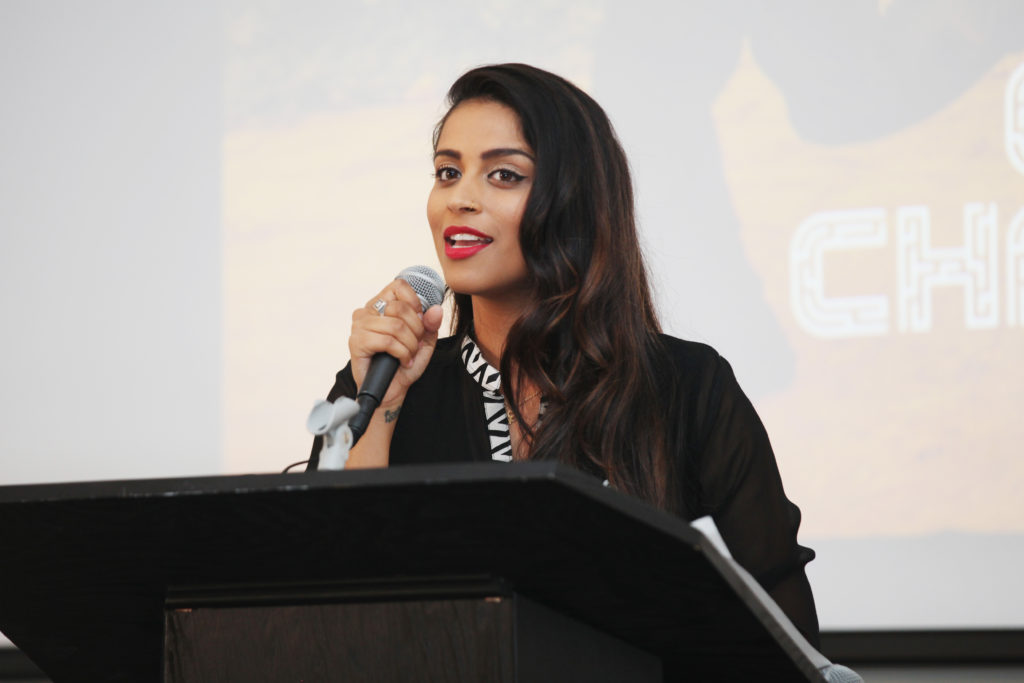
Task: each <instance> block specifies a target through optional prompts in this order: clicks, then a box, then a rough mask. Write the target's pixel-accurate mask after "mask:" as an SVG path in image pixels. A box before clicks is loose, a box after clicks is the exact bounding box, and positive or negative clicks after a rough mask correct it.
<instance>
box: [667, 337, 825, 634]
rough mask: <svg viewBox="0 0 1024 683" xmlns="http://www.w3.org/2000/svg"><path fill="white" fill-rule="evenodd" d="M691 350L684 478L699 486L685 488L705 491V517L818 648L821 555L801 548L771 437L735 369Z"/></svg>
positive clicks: (707, 352)
mask: <svg viewBox="0 0 1024 683" xmlns="http://www.w3.org/2000/svg"><path fill="white" fill-rule="evenodd" d="M688 346H689V347H690V348H689V352H688V354H687V355H689V356H690V359H689V360H688V362H686V363H685V367H684V368H683V370H684V372H685V373H686V378H685V380H684V385H685V386H684V387H683V389H684V390H685V391H686V392H687V393H688V394H689V396H687V397H686V398H685V399H684V406H688V408H684V410H685V413H686V414H685V416H684V419H685V420H686V423H687V425H688V431H689V433H688V434H687V435H686V437H685V441H686V442H687V444H688V448H687V449H686V450H687V451H688V457H689V458H692V461H691V462H689V463H687V464H686V465H687V466H684V471H686V472H688V473H690V475H691V476H696V478H697V479H698V481H697V482H684V488H685V489H686V490H693V489H694V488H696V489H697V490H698V491H699V497H700V501H699V510H700V511H701V512H702V513H703V514H710V515H711V516H712V517H713V518H714V520H715V523H716V524H717V526H718V528H719V531H721V534H722V538H723V539H724V540H725V542H726V545H728V547H729V550H730V552H731V553H732V555H733V557H734V558H735V559H736V561H737V562H739V563H740V565H742V566H743V567H744V568H745V569H747V571H749V572H750V573H751V574H752V575H753V576H754V578H756V579H757V581H758V583H760V584H761V585H762V586H763V587H764V589H765V590H766V591H768V593H769V594H770V595H771V596H772V598H774V599H775V601H776V602H777V603H778V604H779V606H780V607H781V608H782V610H783V611H784V612H785V613H786V614H787V615H788V616H789V618H790V619H791V620H792V621H793V623H794V624H795V625H796V626H797V628H799V629H800V631H801V632H803V634H804V635H805V636H806V637H807V639H808V641H810V642H811V644H813V645H814V646H815V647H817V646H818V617H817V613H816V611H815V608H814V597H813V596H812V594H811V587H810V584H809V583H808V581H807V575H806V574H805V572H804V566H805V565H806V564H807V563H808V562H810V561H811V560H812V559H814V551H812V550H810V549H809V548H805V547H803V546H800V545H799V544H798V543H797V529H798V528H799V526H800V509H799V508H798V507H797V506H796V505H794V504H793V503H791V502H790V501H789V499H788V498H786V494H785V491H784V490H783V487H782V479H781V477H780V476H779V469H778V465H777V464H776V461H775V454H774V453H773V451H772V447H771V443H770V442H769V440H768V434H767V432H766V431H765V428H764V426H763V425H762V423H761V420H760V418H759V417H758V415H757V413H756V412H755V410H754V407H753V405H752V404H751V403H750V401H749V399H748V398H747V397H746V395H745V394H744V393H743V391H742V390H741V389H740V386H739V384H738V383H737V381H736V377H735V376H734V374H733V371H732V368H731V367H730V366H729V363H728V362H726V360H725V359H724V358H722V357H721V356H719V355H718V353H717V352H715V351H714V350H713V349H711V348H710V347H707V346H703V345H699V344H688ZM695 484H696V486H694V485H695ZM691 509H692V507H691Z"/></svg>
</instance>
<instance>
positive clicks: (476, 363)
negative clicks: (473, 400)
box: [462, 335, 512, 462]
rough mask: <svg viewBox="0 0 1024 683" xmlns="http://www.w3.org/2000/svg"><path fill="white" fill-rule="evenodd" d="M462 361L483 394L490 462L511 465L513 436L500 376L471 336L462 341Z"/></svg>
mask: <svg viewBox="0 0 1024 683" xmlns="http://www.w3.org/2000/svg"><path fill="white" fill-rule="evenodd" d="M462 362H463V363H464V364H465V365H466V372H468V373H469V376H470V377H472V378H473V380H474V381H476V383H477V384H479V385H480V389H481V391H482V392H483V396H484V418H485V419H486V420H487V436H488V438H489V439H490V445H491V460H498V461H500V462H512V435H511V433H510V432H509V428H508V411H507V410H506V409H505V399H504V397H503V396H502V395H501V373H499V372H498V371H497V370H496V369H495V368H494V367H493V366H492V365H491V364H490V363H488V362H487V361H486V360H484V355H483V354H482V353H480V347H478V346H477V345H476V342H474V341H473V340H472V339H471V338H470V337H469V336H468V335H467V336H466V337H465V338H463V340H462Z"/></svg>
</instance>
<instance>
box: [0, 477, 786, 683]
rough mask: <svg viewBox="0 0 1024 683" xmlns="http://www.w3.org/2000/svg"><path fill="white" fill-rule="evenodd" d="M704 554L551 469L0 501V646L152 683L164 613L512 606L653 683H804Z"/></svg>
mask: <svg viewBox="0 0 1024 683" xmlns="http://www.w3.org/2000/svg"><path fill="white" fill-rule="evenodd" d="M710 545H711V544H710V543H709V542H708V541H707V540H706V539H705V538H704V537H703V536H702V535H701V534H700V533H698V532H697V531H695V530H694V529H692V528H691V527H690V526H689V525H688V524H687V523H686V521H685V520H682V519H680V518H677V517H675V516H673V515H670V514H667V513H664V512H662V511H659V510H656V509H654V508H652V507H650V506H648V505H646V504H644V503H642V502H640V501H637V500H635V499H632V498H630V497H628V496H625V495H623V494H621V493H619V492H617V491H614V490H611V489H609V488H607V487H604V486H602V485H601V482H599V481H598V480H596V479H594V478H593V477H590V476H587V475H584V474H582V473H579V472H577V471H575V470H572V469H570V468H567V467H565V466H562V465H558V464H556V463H541V462H530V463H516V464H503V463H494V464H491V463H480V464H460V465H437V466H429V467H426V466H408V467H394V468H390V469H381V470H353V471H346V472H311V473H301V474H287V475H282V474H271V475H244V476H222V477H198V478H177V479H154V480H134V481H100V482H83V483H67V484H34V485H18V486H7V487H0V548H2V549H3V555H4V560H3V561H2V562H0V630H2V631H3V632H4V633H5V634H6V635H7V636H8V637H9V638H10V639H11V640H12V641H13V642H14V643H15V644H16V645H18V646H19V647H20V648H21V649H22V650H23V651H25V653H26V654H28V655H29V657H31V658H32V659H33V660H35V661H36V663H37V664H38V665H39V666H40V667H41V668H42V669H44V671H47V673H48V674H49V675H50V676H51V677H53V678H54V680H55V681H57V683H60V682H61V681H76V680H81V681H120V680H125V681H128V680H130V681H154V683H155V682H156V681H159V680H160V672H161V657H162V654H161V653H162V646H163V611H164V609H165V608H166V605H167V604H168V601H169V600H170V601H171V602H172V603H174V604H179V605H189V604H195V605H201V604H234V605H245V604H267V603H268V602H274V601H278V602H295V601H298V602H302V601H305V602H310V601H323V600H328V601H362V600H373V599H377V600H379V599H416V598H417V597H419V598H423V597H429V596H430V595H438V594H444V595H446V596H447V597H459V596H460V595H465V596H466V597H480V595H475V596H474V595H472V593H473V591H474V590H476V591H478V592H479V591H480V590H483V591H495V590H497V591H504V590H507V591H515V592H519V593H522V594H524V595H526V596H528V597H530V598H532V599H534V600H537V601H539V602H541V603H544V604H546V605H548V606H549V607H551V608H553V609H556V610H559V611H562V612H564V613H566V614H568V615H570V616H572V617H574V618H577V619H579V620H581V621H584V622H586V623H589V624H591V625H593V626H596V627H597V628H599V629H601V630H603V631H605V632H608V633H610V634H612V635H615V636H617V637H619V638H622V639H623V640H625V641H627V642H630V643H632V644H634V645H637V646H639V647H641V648H643V649H646V650H648V651H651V652H654V653H656V654H659V655H661V656H662V657H663V659H664V661H665V664H666V666H665V670H666V680H673V679H675V678H677V677H678V675H681V673H680V672H683V671H687V672H690V673H691V674H692V673H693V672H695V671H698V672H706V673H707V674H709V675H707V676H705V677H704V678H703V680H717V679H719V678H721V677H722V675H723V674H724V673H726V672H729V675H728V676H726V677H725V678H726V679H728V678H730V677H731V678H732V679H733V680H735V679H737V678H739V677H741V676H742V675H759V676H761V677H762V678H763V675H764V674H765V672H781V674H782V675H781V676H780V678H781V679H786V676H787V675H788V679H789V680H800V679H801V678H803V679H805V680H806V663H803V664H799V663H797V662H794V661H793V656H792V654H791V653H790V654H787V652H786V651H785V650H784V649H783V647H782V646H780V644H779V643H778V642H777V639H776V638H775V637H773V636H772V635H771V633H770V632H769V630H768V629H769V628H770V626H769V625H768V621H767V619H766V616H765V615H764V613H763V612H764V610H763V609H762V608H760V607H759V603H758V601H757V600H756V598H754V596H752V595H751V594H750V592H749V591H748V590H747V589H746V588H745V587H743V586H742V584H741V583H740V582H738V581H736V580H734V577H733V576H731V575H730V569H729V567H728V565H727V563H726V562H725V561H724V560H723V558H722V557H721V555H719V554H718V552H717V551H716V550H714V548H712V547H710ZM474 587H475V588H474ZM481 587H482V588H481ZM218 601H220V602H218ZM740 654H742V656H738V655H740ZM115 662H116V665H115V664H113V663H115ZM801 672H804V673H801ZM712 673H713V674H714V675H710V674H712Z"/></svg>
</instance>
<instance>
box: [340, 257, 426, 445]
mask: <svg viewBox="0 0 1024 683" xmlns="http://www.w3.org/2000/svg"><path fill="white" fill-rule="evenodd" d="M395 279H396V280H405V281H406V282H407V283H409V286H411V287H412V289H413V291H414V292H416V295H417V296H418V297H419V299H420V305H421V306H422V307H423V310H424V311H426V310H427V309H428V308H430V307H431V306H435V305H438V304H440V303H441V301H442V299H443V298H444V280H442V279H441V276H440V275H438V274H437V271H435V270H434V269H433V268H428V267H427V266H410V267H409V268H406V269H405V270H403V271H402V272H401V273H399V274H398V277H396V278H395ZM397 371H398V359H397V358H395V357H393V356H390V355H388V354H386V353H378V354H375V355H374V356H373V358H372V359H371V360H370V368H369V369H368V370H367V371H366V377H364V378H363V384H362V386H361V387H359V394H358V395H357V396H356V403H358V404H359V412H358V413H356V415H355V417H353V418H352V419H351V420H350V421H349V423H348V426H349V428H350V429H351V430H352V444H353V445H355V443H356V442H357V441H359V437H361V436H362V435H363V432H365V431H366V427H367V426H368V425H369V424H370V418H372V417H373V412H374V411H375V410H377V406H379V405H380V402H381V401H382V400H383V399H384V394H386V393H387V390H388V387H389V386H391V380H393V379H394V378H395V373H396V372H397Z"/></svg>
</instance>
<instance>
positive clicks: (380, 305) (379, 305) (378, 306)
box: [373, 299, 388, 315]
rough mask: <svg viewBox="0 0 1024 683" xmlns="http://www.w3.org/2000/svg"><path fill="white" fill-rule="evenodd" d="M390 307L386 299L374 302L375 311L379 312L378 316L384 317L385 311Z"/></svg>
mask: <svg viewBox="0 0 1024 683" xmlns="http://www.w3.org/2000/svg"><path fill="white" fill-rule="evenodd" d="M387 307H388V302H387V301H384V299H377V300H376V301H374V302H373V310H375V311H377V315H384V309H385V308H387Z"/></svg>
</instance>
